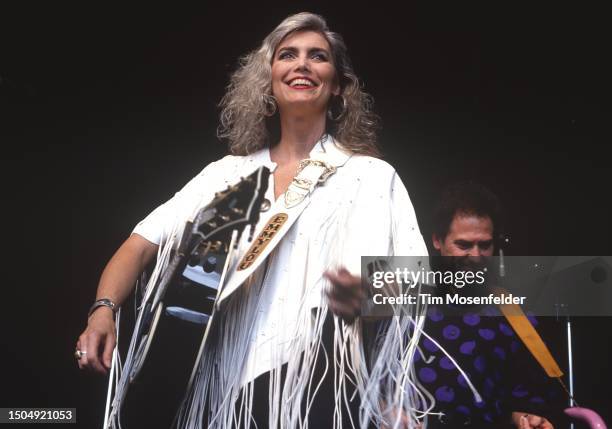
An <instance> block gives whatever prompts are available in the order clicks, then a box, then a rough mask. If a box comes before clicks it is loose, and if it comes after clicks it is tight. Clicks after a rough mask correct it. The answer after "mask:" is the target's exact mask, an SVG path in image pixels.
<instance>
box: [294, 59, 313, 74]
mask: <svg viewBox="0 0 612 429" xmlns="http://www.w3.org/2000/svg"><path fill="white" fill-rule="evenodd" d="M296 70H300V71H305V70H310V66H309V64H308V58H306V57H305V56H299V57H298V58H297V63H296Z"/></svg>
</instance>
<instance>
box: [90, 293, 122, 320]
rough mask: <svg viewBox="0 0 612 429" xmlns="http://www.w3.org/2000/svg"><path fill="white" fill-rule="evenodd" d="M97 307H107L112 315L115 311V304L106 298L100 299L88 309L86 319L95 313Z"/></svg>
mask: <svg viewBox="0 0 612 429" xmlns="http://www.w3.org/2000/svg"><path fill="white" fill-rule="evenodd" d="M98 307H108V308H110V309H111V310H112V311H113V314H114V313H115V312H116V311H117V304H115V303H114V302H113V301H111V300H110V299H108V298H102V299H99V300H97V301H96V302H94V303H93V305H92V306H91V307H89V313H87V318H88V319H89V317H91V315H92V313H93V312H94V311H96V309H97V308H98Z"/></svg>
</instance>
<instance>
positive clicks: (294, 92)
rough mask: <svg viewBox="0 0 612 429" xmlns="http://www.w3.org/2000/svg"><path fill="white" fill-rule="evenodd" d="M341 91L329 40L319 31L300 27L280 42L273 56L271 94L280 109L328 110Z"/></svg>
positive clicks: (294, 110)
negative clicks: (300, 28)
mask: <svg viewBox="0 0 612 429" xmlns="http://www.w3.org/2000/svg"><path fill="white" fill-rule="evenodd" d="M339 92H340V88H339V85H338V79H337V77H336V68H335V67H334V64H333V61H332V56H331V49H330V46H329V43H328V42H327V40H326V39H325V37H323V35H321V34H320V33H317V32H314V31H297V32H295V33H291V34H289V35H288V36H287V37H285V39H283V41H282V42H281V43H280V44H279V45H278V47H277V48H276V51H275V52H274V57H273V59H272V94H273V95H274V97H275V98H276V101H277V104H278V108H279V111H280V112H281V114H282V113H283V112H288V111H293V112H296V113H297V112H300V113H304V114H305V113H319V114H321V113H322V114H323V115H324V114H325V112H326V110H327V104H328V102H329V99H330V98H331V96H332V95H334V94H335V95H337V94H339Z"/></svg>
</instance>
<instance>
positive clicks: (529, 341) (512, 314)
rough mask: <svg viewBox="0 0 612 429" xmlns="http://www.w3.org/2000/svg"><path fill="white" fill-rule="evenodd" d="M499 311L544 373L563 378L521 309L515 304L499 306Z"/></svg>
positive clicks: (500, 291) (498, 291)
mask: <svg viewBox="0 0 612 429" xmlns="http://www.w3.org/2000/svg"><path fill="white" fill-rule="evenodd" d="M504 292H506V291H505V290H504V289H501V288H496V290H495V293H496V294H498V295H501V294H502V293H504ZM499 309H500V310H501V312H502V314H503V315H504V317H505V318H506V320H507V321H508V323H509V324H510V326H512V329H514V332H516V334H517V335H518V337H519V338H520V339H521V341H522V342H523V344H525V346H526V347H527V350H529V352H530V353H531V354H532V355H533V357H534V358H535V359H536V360H537V361H538V363H539V364H540V366H541V367H542V368H543V369H544V371H546V374H547V375H548V376H549V377H551V378H560V377H562V376H563V371H561V368H560V367H559V364H557V361H555V358H554V357H553V355H552V354H551V353H550V350H548V347H547V346H546V344H545V343H544V340H542V337H541V336H540V334H538V331H536V330H535V328H534V327H533V325H532V324H531V322H530V321H529V319H528V318H527V316H526V315H525V313H524V312H523V309H522V308H521V307H520V306H519V305H517V304H501V305H499Z"/></svg>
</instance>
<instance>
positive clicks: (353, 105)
mask: <svg viewBox="0 0 612 429" xmlns="http://www.w3.org/2000/svg"><path fill="white" fill-rule="evenodd" d="M296 31H316V32H318V33H320V34H322V35H323V36H324V37H325V38H326V39H327V41H328V43H329V45H330V47H331V51H332V52H331V54H332V58H333V62H334V66H335V68H336V73H337V76H338V82H339V83H340V95H341V96H342V97H343V98H344V102H343V103H341V104H344V108H343V109H342V113H341V115H337V116H336V117H337V119H336V120H328V121H327V128H328V130H327V131H328V132H329V133H330V134H331V135H332V136H333V137H334V138H335V139H336V140H338V141H339V142H340V143H341V144H342V146H343V147H344V148H345V149H347V150H349V151H350V152H352V153H356V154H363V155H370V156H376V157H379V156H380V152H379V150H378V148H377V146H376V129H377V127H378V117H377V116H376V115H375V114H374V113H373V112H372V111H371V106H372V98H371V97H370V95H368V94H367V93H365V92H364V91H363V90H362V89H361V85H360V83H359V79H358V78H357V76H356V75H355V72H354V71H353V67H352V65H351V61H350V59H349V57H348V54H347V49H346V45H345V43H344V40H343V39H342V36H340V35H339V34H337V33H334V32H332V31H330V30H329V28H328V27H327V23H326V22H325V19H324V18H323V17H321V16H319V15H315V14H313V13H308V12H302V13H298V14H295V15H292V16H289V17H287V18H286V19H285V20H284V21H283V22H281V23H280V25H279V26H278V27H276V28H275V29H274V30H273V31H272V32H271V33H270V34H269V35H268V36H267V37H266V38H265V39H264V40H263V42H262V44H261V46H260V47H259V49H256V50H254V51H252V52H250V53H249V54H247V55H245V56H244V57H242V58H241V59H240V63H239V67H238V69H237V70H236V71H235V72H234V73H233V74H232V76H231V78H230V83H229V85H228V86H227V92H226V93H225V95H224V96H223V98H222V100H221V102H220V103H219V107H221V118H220V124H219V128H218V130H217V135H218V136H219V137H220V138H224V139H227V140H228V143H229V149H230V152H231V153H232V154H234V155H247V154H250V153H253V152H255V151H257V150H259V149H262V148H263V147H265V146H267V145H269V144H270V140H271V139H270V131H269V129H268V128H269V123H268V121H267V120H266V119H269V117H268V116H267V115H266V113H267V112H269V106H270V103H271V102H273V101H274V100H273V97H272V58H273V56H274V52H275V50H276V48H277V47H278V45H279V44H280V43H281V42H282V40H283V39H284V38H285V37H287V35H289V34H291V33H293V32H296ZM337 100H341V97H332V100H331V101H330V106H329V108H330V109H332V110H334V104H337Z"/></svg>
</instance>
